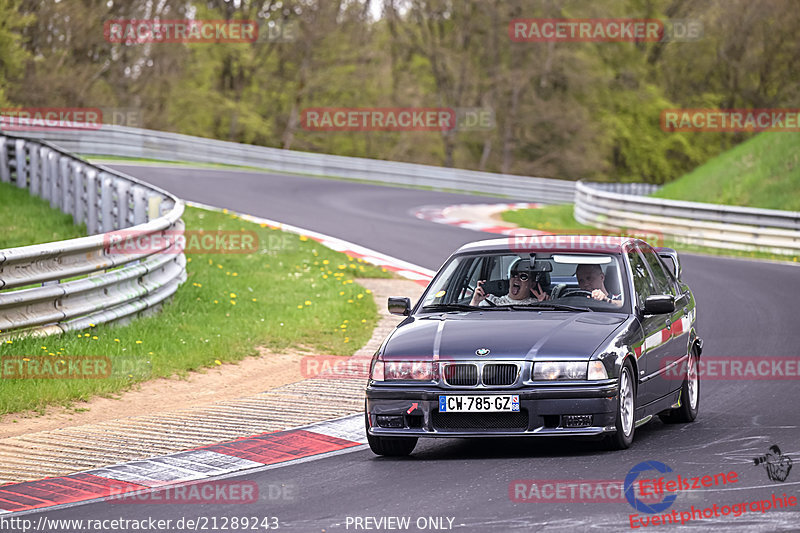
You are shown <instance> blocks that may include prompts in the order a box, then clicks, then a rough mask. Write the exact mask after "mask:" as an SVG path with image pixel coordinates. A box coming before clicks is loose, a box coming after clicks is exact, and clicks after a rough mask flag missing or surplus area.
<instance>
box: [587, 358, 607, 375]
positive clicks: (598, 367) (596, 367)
mask: <svg viewBox="0 0 800 533" xmlns="http://www.w3.org/2000/svg"><path fill="white" fill-rule="evenodd" d="M586 379H608V372H606V365H604V364H603V362H602V361H589V375H588V376H587V377H586Z"/></svg>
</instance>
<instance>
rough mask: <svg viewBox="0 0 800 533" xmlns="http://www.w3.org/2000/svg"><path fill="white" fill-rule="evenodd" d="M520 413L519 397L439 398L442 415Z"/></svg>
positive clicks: (515, 395)
mask: <svg viewBox="0 0 800 533" xmlns="http://www.w3.org/2000/svg"><path fill="white" fill-rule="evenodd" d="M505 411H508V412H519V395H517V394H514V395H510V394H509V395H503V396H439V412H440V413H500V412H505Z"/></svg>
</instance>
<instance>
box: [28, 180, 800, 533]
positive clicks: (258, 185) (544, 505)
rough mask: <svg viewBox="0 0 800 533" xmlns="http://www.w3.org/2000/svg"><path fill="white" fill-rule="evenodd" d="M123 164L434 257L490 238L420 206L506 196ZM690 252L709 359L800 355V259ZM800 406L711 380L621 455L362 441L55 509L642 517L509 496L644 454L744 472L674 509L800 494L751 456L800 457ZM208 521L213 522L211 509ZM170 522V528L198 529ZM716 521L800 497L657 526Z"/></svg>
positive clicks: (767, 524)
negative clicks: (201, 490) (305, 458)
mask: <svg viewBox="0 0 800 533" xmlns="http://www.w3.org/2000/svg"><path fill="white" fill-rule="evenodd" d="M117 168H121V169H122V170H124V171H126V172H128V173H130V174H133V175H135V176H137V177H140V178H143V179H145V180H147V181H149V182H151V183H154V184H156V185H159V186H161V187H164V188H166V189H168V190H170V191H171V192H173V193H175V194H177V195H178V196H180V197H182V198H185V199H187V200H194V201H198V202H203V203H207V204H211V205H215V206H219V207H227V208H229V209H233V210H237V211H242V212H246V213H250V214H254V215H259V216H264V217H267V218H271V219H275V220H279V221H281V222H286V223H290V224H294V225H298V226H301V227H305V228H308V229H312V230H316V231H319V232H322V233H326V234H328V235H332V236H336V237H341V238H344V239H347V240H350V241H353V242H356V243H358V244H361V245H363V246H367V247H370V248H373V249H375V250H378V251H380V252H384V253H386V254H389V255H393V256H395V257H398V258H400V259H404V260H407V261H410V262H412V263H416V264H419V265H422V266H424V267H428V268H431V269H436V268H438V267H439V266H440V264H441V263H442V261H443V260H444V259H445V258H446V257H447V255H448V254H449V253H450V252H451V251H452V250H453V249H455V248H456V247H458V246H459V245H461V244H463V243H465V242H468V241H471V240H477V239H481V238H488V237H490V236H489V235H487V234H480V233H475V232H472V231H469V230H464V229H460V228H454V227H448V226H444V225H441V224H434V223H431V222H427V221H423V220H418V219H416V218H413V217H412V216H411V215H410V211H412V210H413V209H414V208H417V207H420V206H423V205H448V204H453V203H471V202H475V203H479V202H486V201H489V202H492V201H497V199H496V198H494V199H492V198H481V197H476V196H470V195H458V194H449V193H440V192H431V191H422V190H413V189H402V188H392V187H384V186H373V185H367V184H362V183H350V182H341V181H333V180H325V179H314V178H305V177H298V176H290V177H289V176H278V175H274V174H261V173H252V172H235V171H228V170H194V169H193V170H187V169H176V168H152V167H135V166H124V167H123V166H118V167H117ZM520 200H521V201H530V199H520ZM683 265H684V267H683V270H684V278H685V279H686V280H687V281H688V283H689V284H690V286H691V287H692V289H693V291H694V292H695V296H696V298H697V301H698V305H699V311H698V331H699V333H700V335H701V336H702V337H703V338H704V340H705V350H704V353H703V357H704V358H712V357H728V356H752V357H776V356H783V357H791V358H793V359H796V360H797V359H800V319H798V312H797V309H798V305H799V304H800V289H798V286H800V268H798V267H795V266H792V265H780V264H771V263H765V262H754V261H747V260H733V259H723V258H716V257H705V256H692V255H686V256H685V257H684V258H683ZM799 407H800V388H799V387H798V383H797V381H796V380H784V381H781V380H738V381H714V380H706V381H704V382H702V386H701V394H700V414H699V416H698V419H697V420H696V422H695V423H693V424H688V425H682V426H681V425H677V426H675V425H665V424H663V423H662V422H661V421H659V420H657V419H656V420H654V421H651V422H650V423H649V424H646V425H645V426H642V427H641V428H639V429H637V432H636V441H635V442H634V445H633V446H632V447H631V448H630V449H628V450H624V451H620V452H605V451H599V450H598V449H597V447H596V443H593V442H584V441H569V440H562V439H558V440H515V439H485V440H458V439H447V440H436V441H420V444H419V445H418V446H417V449H416V451H415V453H414V455H413V456H411V457H409V458H403V459H387V458H378V457H376V456H374V455H373V454H372V453H371V452H370V451H369V449H364V448H360V449H357V450H355V451H352V452H350V453H344V454H340V455H335V456H331V457H326V458H322V459H317V460H313V461H309V462H305V463H301V464H296V465H290V466H284V467H280V468H272V469H267V470H264V471H261V472H258V473H250V474H248V475H246V476H242V477H240V478H236V479H246V480H252V481H255V482H257V483H258V484H259V487H260V493H261V494H262V495H263V496H262V500H261V501H259V502H258V503H257V504H251V505H238V506H237V505H228V506H222V505H218V506H209V505H204V506H199V505H185V506H183V507H179V506H174V505H152V506H137V505H119V504H110V503H108V502H99V503H93V504H88V505H82V506H76V507H72V508H67V509H61V510H57V511H50V512H45V513H44V514H46V515H47V516H48V517H50V518H76V519H87V518H95V519H111V518H117V517H127V518H139V519H141V518H145V517H154V518H164V519H172V520H173V524H174V521H175V520H177V519H179V518H181V517H185V518H197V517H207V518H209V519H210V518H211V517H217V520H218V525H221V524H222V522H221V517H224V516H225V517H229V518H231V517H234V516H237V517H242V516H253V517H267V516H270V517H277V518H278V519H279V523H280V529H281V530H287V531H308V532H328V531H370V530H371V531H390V530H408V531H433V530H450V529H453V530H458V531H470V532H472V531H481V532H483V531H487V532H498V533H499V532H504V531H571V532H574V531H586V530H612V531H624V530H630V529H631V523H630V515H632V514H634V513H636V511H634V509H633V508H632V507H631V505H629V504H628V503H627V502H625V501H622V502H618V501H617V502H610V503H596V502H592V503H586V502H570V501H564V500H563V499H560V500H558V501H553V500H550V501H538V502H515V501H512V498H511V497H510V496H513V495H514V494H515V485H516V484H515V480H525V479H527V480H576V481H586V480H622V479H624V478H625V475H626V474H627V473H628V471H629V470H630V469H631V468H632V467H633V466H634V465H637V464H638V463H641V462H643V461H648V460H655V461H660V462H663V463H665V464H666V465H668V466H670V467H671V468H672V469H673V470H674V473H673V474H670V476H673V477H671V478H669V479H674V474H680V475H682V476H684V477H695V476H703V475H713V474H719V473H726V472H730V471H735V472H736V473H737V474H738V481H737V482H736V483H732V484H729V485H726V486H724V487H712V488H706V489H703V490H694V491H690V492H683V493H681V494H679V495H678V498H677V500H676V501H675V503H674V504H673V506H672V507H671V508H670V509H668V510H667V511H666V512H670V511H672V510H673V509H674V510H676V511H678V512H681V511H689V510H690V508H691V506H694V507H695V508H703V507H706V506H713V505H714V504H717V505H718V506H722V505H732V504H735V503H742V502H748V501H751V500H756V499H765V498H771V497H772V495H773V494H776V495H778V496H780V495H782V494H784V493H786V494H787V496H800V491H798V488H800V467H797V466H795V470H794V471H790V474H789V476H788V478H787V479H786V480H785V481H784V482H776V481H771V480H770V479H768V477H767V473H766V471H765V469H764V467H763V466H755V465H754V464H753V460H752V458H754V457H756V456H760V455H763V454H764V453H766V452H767V449H768V448H769V446H771V445H773V444H777V445H779V446H780V448H781V450H782V451H783V453H784V454H785V455H788V456H790V457H791V458H793V459H794V460H795V462H797V461H800V445H799V444H800V412H798V408H799ZM281 484H283V485H287V486H291V487H293V493H292V494H291V495H289V496H287V497H285V498H279V499H275V500H270V499H269V498H268V495H269V493H270V486H272V487H275V486H279V485H281ZM540 486H541V485H540ZM640 515H641V513H640ZM34 516H35V515H34ZM364 517H375V519H381V517H383V518H384V519H386V518H388V517H409V518H410V522H409V526H408V528H407V529H404V528H403V527H402V526H401V527H394V528H391V527H388V526H398V525H399V524H398V523H395V522H384V523H382V525H383V526H384V527H375V526H376V525H377V523H376V522H373V521H366V522H365V521H363V518H364ZM437 517H439V518H437ZM357 518H361V519H362V520H361V521H358V520H357ZM429 518H430V519H429ZM451 519H452V521H451ZM207 525H208V529H209V530H212V529H211V522H208V523H207ZM359 525H360V527H359ZM635 525H638V524H635ZM227 526H228V527H227V529H218V530H230V531H233V530H234V528H232V527H231V523H230V522H229V523H228V524H227ZM367 526H369V527H367ZM172 527H173V529H171V530H172V531H184V530H186V529H185V528H184V529H178V528H175V526H172ZM712 527H713V528H715V529H718V530H720V531H798V530H800V512H798V507H790V508H788V509H779V510H769V511H767V512H765V513H761V512H758V511H750V510H748V512H746V513H744V514H742V515H741V516H738V517H736V516H733V515H730V516H727V517H724V518H711V519H704V520H702V521H689V522H686V524H685V525H684V526H676V525H669V526H663V525H662V526H657V530H675V529H678V528H681V529H689V528H697V529H703V530H707V529H709V528H712ZM647 529H648V530H651V529H652V527H651V528H647ZM261 530H262V531H263V529H261ZM53 531H56V530H53ZM76 531H89V529H76ZM95 531H96V530H95Z"/></svg>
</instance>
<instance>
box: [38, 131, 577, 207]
mask: <svg viewBox="0 0 800 533" xmlns="http://www.w3.org/2000/svg"><path fill="white" fill-rule="evenodd" d="M31 135H35V136H36V137H37V138H41V139H45V140H48V141H50V142H54V143H56V144H58V145H59V146H61V147H63V148H65V149H67V150H69V151H71V152H76V153H80V154H92V155H108V156H117V157H136V158H142V159H158V160H162V161H189V162H196V163H221V164H229V165H241V166H250V167H257V168H265V169H270V170H274V171H277V172H289V173H297V174H307V175H312V176H330V177H338V178H345V179H357V180H366V181H373V182H380V183H386V184H393V185H410V186H415V187H433V188H436V189H451V190H456V191H464V192H470V193H483V194H491V195H500V196H507V197H510V198H517V199H526V200H528V201H531V202H537V203H544V204H559V203H571V202H572V201H573V198H574V196H575V182H574V181H567V180H558V179H549V178H534V177H528V176H517V175H511V174H495V173H491V172H479V171H475V170H464V169H458V168H444V167H435V166H430V165H418V164H415V163H399V162H394V161H381V160H377V159H364V158H358V157H346V156H338V155H328V154H314V153H310V152H298V151H293V150H282V149H279V148H268V147H264V146H254V145H249V144H239V143H233V142H227V141H219V140H216V139H205V138H202V137H192V136H190V135H181V134H177V133H168V132H163V131H153V130H145V129H139V128H128V127H124V126H107V125H104V126H103V127H102V128H100V129H98V130H68V129H63V130H58V129H48V131H42V132H35V133H31Z"/></svg>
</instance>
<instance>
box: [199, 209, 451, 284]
mask: <svg viewBox="0 0 800 533" xmlns="http://www.w3.org/2000/svg"><path fill="white" fill-rule="evenodd" d="M187 205H190V206H192V207H198V208H201V209H208V210H210V211H218V212H221V213H226V214H231V215H236V216H237V217H239V218H241V219H242V220H247V221H248V222H253V223H256V224H265V225H266V226H268V227H270V228H274V229H279V230H281V231H285V232H288V233H295V234H297V235H302V236H305V237H307V238H309V239H312V240H314V241H317V242H318V243H320V244H322V245H323V246H326V247H328V248H330V249H332V250H335V251H337V252H342V253H344V254H346V255H348V256H350V257H353V258H354V259H363V260H364V261H366V262H367V263H370V264H372V265H375V266H378V267H382V268H385V269H386V270H389V271H391V272H395V273H396V274H398V275H399V276H402V277H404V278H406V279H410V280H412V281H415V282H417V283H419V284H421V285H425V286H427V285H428V282H430V280H431V279H433V276H434V275H435V274H436V272H434V271H433V270H428V269H427V268H424V267H421V266H419V265H415V264H413V263H409V262H407V261H403V260H402V259H397V258H396V257H392V256H389V255H386V254H382V253H380V252H378V251H375V250H371V249H369V248H365V247H364V246H360V245H358V244H355V243H352V242H348V241H345V240H343V239H338V238H336V237H331V236H330V235H325V234H323V233H317V232H316V231H311V230H307V229H304V228H300V227H297V226H292V225H290V224H284V223H283V222H278V221H276V220H270V219H267V218H261V217H257V216H253V215H248V214H245V213H237V212H235V211H231V210H230V209H223V208H219V207H214V206H210V205H205V204H200V203H196V202H187Z"/></svg>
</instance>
